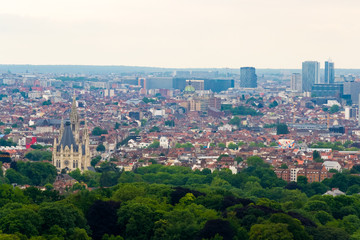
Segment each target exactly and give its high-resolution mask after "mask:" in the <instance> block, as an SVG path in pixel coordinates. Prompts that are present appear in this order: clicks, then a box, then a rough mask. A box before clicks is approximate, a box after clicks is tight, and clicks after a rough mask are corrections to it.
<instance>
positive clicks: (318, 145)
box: [310, 140, 360, 151]
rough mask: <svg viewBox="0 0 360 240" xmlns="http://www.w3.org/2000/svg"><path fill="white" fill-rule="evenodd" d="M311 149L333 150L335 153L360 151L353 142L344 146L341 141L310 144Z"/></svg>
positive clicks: (348, 142) (359, 147)
mask: <svg viewBox="0 0 360 240" xmlns="http://www.w3.org/2000/svg"><path fill="white" fill-rule="evenodd" d="M310 147H311V148H331V149H332V150H334V151H359V150H360V146H359V145H357V144H356V143H353V142H352V141H349V140H348V141H346V142H345V143H344V144H342V143H341V142H339V141H336V142H316V143H313V144H310Z"/></svg>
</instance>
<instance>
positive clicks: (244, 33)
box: [0, 0, 360, 69]
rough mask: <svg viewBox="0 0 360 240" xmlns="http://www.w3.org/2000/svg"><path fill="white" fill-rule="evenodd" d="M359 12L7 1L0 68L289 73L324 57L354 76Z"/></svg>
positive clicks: (354, 6)
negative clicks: (265, 70)
mask: <svg viewBox="0 0 360 240" xmlns="http://www.w3.org/2000/svg"><path fill="white" fill-rule="evenodd" d="M324 3H326V4H324ZM54 6H56V7H54ZM84 6H86V7H84ZM309 9H311V10H309ZM359 9H360V3H359V2H357V1H353V0H348V1H346V2H345V3H343V2H342V3H340V2H337V1H326V2H325V1H323V0H320V1H316V2H313V1H301V2H300V1H285V0H277V1H275V2H271V3H270V2H267V1H263V0H256V1H251V2H250V1H246V0H242V1H227V2H225V3H224V2H220V1H215V0H212V1H204V0H198V1H181V2H175V3H174V2H170V1H165V0H157V1H151V2H148V1H143V0H137V1H121V2H119V1H106V2H105V3H104V2H100V1H95V0H93V1H86V2H85V1H76V2H73V1H61V2H60V1H52V2H51V3H49V2H46V1H43V0H36V1H31V3H29V2H28V1H24V0H16V1H7V2H6V3H5V4H4V5H3V6H2V8H1V9H0V19H1V21H0V22H1V24H0V29H2V30H1V35H2V41H3V44H2V46H1V47H0V52H1V57H0V63H1V64H35V65H36V64H52V65H54V64H55V65H57V64H60V65H64V64H71V65H77V64H81V65H130V66H134V65H137V66H158V67H178V68H188V67H198V68H199V67H201V68H203V67H206V68H208V67H217V68H219V67H220V68H221V67H229V68H235V67H239V66H245V65H249V66H255V67H256V68H285V69H286V68H290V69H291V68H299V63H300V62H302V61H304V60H307V59H309V60H311V59H327V58H328V57H329V55H330V56H331V57H332V58H333V59H334V61H335V62H336V63H337V68H358V67H359V66H360V60H359V59H358V58H356V56H357V55H358V54H359V53H360V52H359V51H360V50H359V49H358V48H356V46H357V43H358V42H359V40H360V36H359V34H357V32H359V31H357V30H358V29H359V24H356V22H358V21H357V19H356V13H358V12H359ZM199 13H201V14H199ZM330 13H331V14H330ZM284 20H286V21H284ZM239 30H241V31H239ZM344 36H351V37H348V38H344ZM329 49H331V52H329ZM299 56H301V58H300V57H299Z"/></svg>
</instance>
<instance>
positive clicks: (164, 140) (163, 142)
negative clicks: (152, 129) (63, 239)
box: [160, 137, 169, 148]
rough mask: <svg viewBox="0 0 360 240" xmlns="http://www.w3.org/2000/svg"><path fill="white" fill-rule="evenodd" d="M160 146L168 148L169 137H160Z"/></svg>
mask: <svg viewBox="0 0 360 240" xmlns="http://www.w3.org/2000/svg"><path fill="white" fill-rule="evenodd" d="M160 147H162V148H169V139H168V138H167V137H161V138H160Z"/></svg>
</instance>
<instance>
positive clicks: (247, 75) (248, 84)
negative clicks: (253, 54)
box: [240, 67, 257, 88]
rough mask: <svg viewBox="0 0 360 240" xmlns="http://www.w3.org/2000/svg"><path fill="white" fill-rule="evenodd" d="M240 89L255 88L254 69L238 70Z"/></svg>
mask: <svg viewBox="0 0 360 240" xmlns="http://www.w3.org/2000/svg"><path fill="white" fill-rule="evenodd" d="M240 87H243V88H257V76H256V73H255V68H253V67H242V68H240Z"/></svg>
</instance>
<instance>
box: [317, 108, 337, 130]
mask: <svg viewBox="0 0 360 240" xmlns="http://www.w3.org/2000/svg"><path fill="white" fill-rule="evenodd" d="M319 119H321V120H325V119H326V126H327V128H330V119H332V120H334V119H336V117H333V116H330V113H329V112H328V113H327V116H326V118H323V117H320V118H319Z"/></svg>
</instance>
